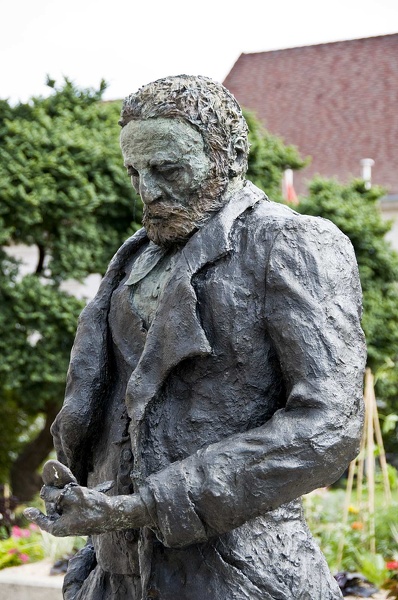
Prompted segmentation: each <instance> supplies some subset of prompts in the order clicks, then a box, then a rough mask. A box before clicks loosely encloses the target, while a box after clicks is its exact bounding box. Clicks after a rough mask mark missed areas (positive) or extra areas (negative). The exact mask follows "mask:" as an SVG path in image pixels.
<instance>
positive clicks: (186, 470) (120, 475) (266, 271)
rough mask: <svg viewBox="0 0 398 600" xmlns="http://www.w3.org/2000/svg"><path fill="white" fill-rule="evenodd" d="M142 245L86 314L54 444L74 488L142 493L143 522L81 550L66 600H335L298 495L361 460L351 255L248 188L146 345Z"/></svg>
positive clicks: (176, 283)
mask: <svg viewBox="0 0 398 600" xmlns="http://www.w3.org/2000/svg"><path fill="white" fill-rule="evenodd" d="M148 243H149V242H148V238H147V237H146V234H145V230H143V229H142V230H140V231H139V232H138V233H137V234H135V235H134V236H133V237H132V238H130V239H129V240H128V241H127V242H126V243H125V244H124V245H123V246H122V248H121V249H120V250H119V252H118V253H117V254H116V256H115V257H114V259H113V260H112V262H111V264H110V266H109V269H108V272H107V274H106V275H105V277H104V279H103V281H102V284H101V287H100V289H99V292H98V294H97V296H96V297H95V299H94V300H93V301H92V302H91V303H90V304H89V305H88V306H87V307H86V309H85V310H84V311H83V313H82V315H81V318H80V323H79V328H78V333H77V337H76V341H75V345H74V348H73V351H72V358H71V365H70V371H69V375H68V385H67V391H66V399H65V404H64V407H63V409H62V411H61V412H60V414H59V416H58V417H57V419H56V422H55V423H54V426H53V434H54V439H55V446H56V448H57V451H58V456H59V459H60V460H61V461H62V462H64V463H65V464H67V465H68V466H69V467H70V468H71V470H72V471H73V472H74V474H75V475H76V476H77V478H78V481H79V483H81V484H82V485H87V484H88V485H89V487H92V486H94V485H97V484H98V483H101V482H102V481H104V480H108V479H114V480H115V481H116V484H115V486H114V488H112V490H111V491H110V492H108V493H109V494H121V493H131V492H132V491H135V492H139V493H140V494H141V496H142V498H143V500H144V501H147V500H148V499H151V502H148V506H150V507H152V506H154V507H155V508H154V509H152V508H151V519H152V525H151V526H150V527H146V528H143V529H142V530H140V531H138V530H129V531H124V532H113V533H109V534H102V535H99V536H94V537H93V541H92V544H93V546H90V545H88V546H87V548H86V549H85V550H84V551H83V552H82V553H81V555H80V556H77V557H76V559H75V560H74V561H72V565H71V569H70V573H69V574H68V575H67V577H66V584H65V598H67V599H68V600H69V599H72V598H73V599H76V600H77V599H79V600H82V599H83V598H84V599H85V600H91V599H92V600H101V599H102V598H104V599H105V598H118V599H119V598H120V599H122V598H123V599H124V598H126V599H127V600H136V599H137V600H138V599H141V598H142V599H146V598H158V599H159V600H176V599H178V600H188V599H189V600H233V599H235V600H243V599H247V600H249V599H250V600H260V599H261V600H267V599H274V600H276V599H278V600H304V599H305V600H328V599H335V598H340V597H341V595H340V592H339V590H338V587H337V584H335V582H334V581H333V580H332V578H331V576H330V573H329V571H328V568H327V566H326V563H325V561H324V558H323V557H322V555H321V553H320V551H319V549H318V548H317V546H316V544H315V542H314V541H313V539H312V537H311V535H310V533H309V531H308V529H307V526H306V524H305V522H304V520H303V516H302V509H301V503H300V500H299V497H300V496H301V495H302V494H305V493H307V492H309V491H311V490H313V489H315V488H317V487H320V486H325V485H328V484H330V483H332V482H334V481H335V480H336V479H337V478H338V477H339V476H340V475H341V474H342V472H343V471H344V470H345V468H346V467H347V465H348V463H349V461H350V460H351V459H352V458H353V457H354V456H355V455H356V453H357V452H358V447H359V440H360V435H361V427H362V416H363V406H362V378H363V369H364V362H365V346H364V340H363V334H362V331H361V328H360V323H359V319H360V306H361V290H360V284H359V279H358V273H357V267H356V261H355V257H354V253H353V249H352V247H351V244H350V242H349V240H348V239H347V238H346V237H345V236H344V235H343V234H342V233H341V232H340V231H339V230H338V229H337V228H336V227H335V226H334V225H333V224H331V223H330V222H329V221H326V220H324V219H320V218H313V217H308V216H302V215H298V214H297V213H295V212H294V211H292V210H290V209H289V208H287V207H286V206H282V205H279V204H275V203H272V202H269V201H268V199H267V198H266V197H265V196H264V194H263V193H262V192H261V191H260V190H258V189H257V188H255V187H254V186H253V185H252V184H251V183H249V182H247V183H246V185H245V186H244V187H243V189H242V190H240V191H239V192H238V193H237V194H235V196H233V197H232V199H231V201H230V202H229V203H228V204H227V205H226V206H224V208H222V209H221V211H220V212H218V213H217V214H215V215H214V216H213V217H212V218H211V219H210V221H209V222H208V223H207V224H206V225H205V226H204V227H203V228H202V229H200V230H199V231H197V232H196V233H195V234H194V235H193V236H192V237H191V238H190V239H189V241H188V242H187V243H186V244H185V246H183V247H182V249H181V250H180V251H179V253H178V255H177V258H176V265H175V268H174V270H173V273H172V276H171V278H170V279H169V281H168V283H167V284H166V286H165V287H164V289H163V291H162V294H161V297H160V299H159V305H158V309H157V311H156V314H155V316H154V318H153V321H152V323H151V325H150V327H149V330H148V331H146V329H145V327H144V324H143V322H142V320H141V319H140V317H139V316H138V315H137V314H136V313H135V312H134V307H133V305H132V304H131V303H129V302H128V297H127V296H126V289H127V288H128V286H126V285H125V283H126V281H127V279H128V277H129V274H130V272H131V269H132V267H133V265H134V263H135V261H136V260H137V259H138V257H139V256H140V254H141V253H142V252H143V250H144V249H145V248H146V247H147V246H148ZM126 315H127V316H126ZM94 553H95V556H96V558H95V557H94ZM109 573H112V574H114V575H115V576H116V577H115V578H113V579H112V577H109ZM106 577H107V578H108V579H107V581H108V583H107V584H106V585H105V583H104V581H105V579H104V578H106ZM101 578H102V579H101ZM83 580H85V581H84V582H83ZM100 580H101V581H102V583H101V582H100ZM111 580H112V581H111ZM115 581H117V582H118V583H117V584H116V583H115ZM116 585H118V586H119V588H118V589H120V590H124V591H120V593H119V595H117V593H116V592H115V589H116V588H115V586H116ZM112 586H113V587H112ZM100 589H101V590H102V591H101V593H100V592H99V590H100Z"/></svg>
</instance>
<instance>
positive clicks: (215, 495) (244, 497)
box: [142, 217, 366, 547]
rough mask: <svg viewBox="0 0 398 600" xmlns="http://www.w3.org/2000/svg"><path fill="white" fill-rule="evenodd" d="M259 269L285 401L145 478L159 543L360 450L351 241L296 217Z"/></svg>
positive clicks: (358, 337) (221, 523) (251, 514)
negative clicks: (253, 424)
mask: <svg viewBox="0 0 398 600" xmlns="http://www.w3.org/2000/svg"><path fill="white" fill-rule="evenodd" d="M264 269H265V286H266V288H265V292H266V293H265V297H266V300H265V314H266V323H267V333H268V335H270V337H271V339H272V342H273V344H274V347H275V350H276V352H277V355H278V358H279V362H280V365H281V370H282V373H283V378H284V383H285V388H286V395H287V397H286V405H285V407H284V408H283V409H281V410H278V411H277V412H276V413H275V414H274V415H273V417H272V418H271V419H270V420H269V421H267V422H266V423H265V424H264V425H262V426H261V427H258V428H256V429H252V430H250V431H247V432H243V433H240V434H237V435H234V436H232V437H228V438H226V439H224V440H222V441H220V442H218V443H215V444H212V445H210V446H208V447H206V448H204V449H201V450H200V451H198V452H197V453H196V454H194V455H192V456H190V457H188V458H186V459H184V460H182V461H179V462H176V463H173V464H171V465H170V466H168V467H167V468H166V469H164V470H162V471H160V472H159V473H156V474H154V475H151V476H150V477H149V478H148V479H147V485H146V487H144V488H143V489H142V496H143V498H144V501H145V499H146V498H147V499H148V500H149V499H150V500H151V501H152V504H153V505H154V507H155V508H154V510H152V518H153V529H154V530H155V532H156V534H157V536H158V537H159V539H160V540H161V541H162V542H163V543H164V544H165V545H167V546H176V547H178V546H184V545H188V544H192V543H195V542H200V541H204V540H205V539H207V538H208V537H209V536H212V535H219V534H222V533H225V532H227V531H230V530H232V529H234V528H235V527H238V526H240V525H242V524H243V523H245V522H246V521H248V520H250V519H253V518H255V517H257V516H260V515H263V514H265V513H267V512H268V511H271V510H273V509H275V508H277V507H279V506H280V505H282V504H284V503H286V502H289V501H291V500H293V499H295V498H298V497H299V496H301V495H302V494H305V493H308V492H309V491H311V490H313V489H315V488H317V487H321V486H325V485H329V484H331V483H333V482H334V481H335V480H336V479H337V478H338V477H339V476H340V475H341V474H342V473H343V472H344V470H345V469H346V467H347V465H348V463H349V462H350V460H352V459H353V458H354V457H355V455H356V454H357V452H358V448H359V441H360V437H361V431H362V425H363V400H362V385H363V369H364V364H365V357H366V352H365V343H364V337H363V333H362V330H361V327H360V322H359V320H360V314H361V289H360V284H359V278H358V272H357V266H356V261H355V255H354V252H353V249H352V246H351V244H350V242H349V240H348V239H347V238H346V237H345V236H344V235H343V234H342V233H341V232H340V231H339V230H337V228H335V227H334V226H333V225H332V224H331V223H329V222H328V221H325V220H323V219H313V218H309V217H300V218H297V219H296V222H295V223H293V224H290V225H288V226H286V227H285V228H283V229H282V230H281V231H280V232H279V234H278V235H277V236H276V238H275V240H274V244H273V247H272V250H271V253H270V257H269V261H268V264H267V265H265V266H264ZM150 505H151V502H149V501H148V506H150Z"/></svg>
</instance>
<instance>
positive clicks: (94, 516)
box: [24, 483, 111, 537]
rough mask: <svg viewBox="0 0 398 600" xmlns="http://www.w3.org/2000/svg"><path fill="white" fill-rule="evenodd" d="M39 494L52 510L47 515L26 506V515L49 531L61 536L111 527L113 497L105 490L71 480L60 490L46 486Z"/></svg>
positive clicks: (83, 533)
mask: <svg viewBox="0 0 398 600" xmlns="http://www.w3.org/2000/svg"><path fill="white" fill-rule="evenodd" d="M40 496H41V497H42V498H43V500H44V502H45V503H46V507H47V506H50V507H51V509H52V510H51V513H50V514H48V515H47V516H46V515H44V514H43V513H41V512H40V511H39V510H38V509H37V508H27V509H26V510H25V511H24V514H25V516H26V517H27V518H28V519H29V520H31V521H33V522H34V523H36V525H38V526H39V527H40V528H41V529H43V530H44V531H47V532H48V533H52V534H53V535H56V536H60V537H62V536H67V535H90V534H97V533H104V531H109V529H110V513H111V504H110V500H111V498H109V497H108V496H106V495H105V494H103V493H102V492H98V491H96V490H89V489H88V488H85V487H81V486H80V485H77V484H76V483H68V484H66V485H65V487H63V488H61V489H59V488H57V487H54V486H49V485H45V486H43V488H42V490H41V492H40Z"/></svg>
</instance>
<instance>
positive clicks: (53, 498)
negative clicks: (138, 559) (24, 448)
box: [24, 461, 148, 537]
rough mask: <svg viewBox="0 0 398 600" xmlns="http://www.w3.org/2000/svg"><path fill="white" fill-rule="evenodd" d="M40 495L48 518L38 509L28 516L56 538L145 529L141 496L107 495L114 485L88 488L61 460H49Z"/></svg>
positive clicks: (29, 510)
mask: <svg viewBox="0 0 398 600" xmlns="http://www.w3.org/2000/svg"><path fill="white" fill-rule="evenodd" d="M43 480H44V483H45V485H44V486H43V488H42V490H41V492H40V496H41V497H42V498H43V500H44V502H45V504H46V511H47V515H44V514H43V513H41V512H40V511H39V510H38V509H37V508H27V509H26V510H25V511H24V514H25V516H26V518H27V519H29V520H30V521H33V522H34V523H36V525H38V526H39V527H40V528H41V529H43V530H44V531H47V532H48V533H52V534H53V535H55V536H59V537H63V536H68V535H92V534H99V533H105V532H106V531H114V530H118V529H127V528H137V527H143V526H144V525H146V524H148V513H147V509H146V507H145V505H144V504H143V502H142V500H141V497H140V496H139V494H134V495H131V496H107V495H106V494H105V493H103V492H105V491H107V490H108V489H110V488H111V487H112V485H113V482H106V483H105V484H100V485H99V486H97V488H95V489H88V488H86V487H82V486H80V485H78V484H77V483H76V479H75V478H74V476H73V475H72V473H71V471H69V469H67V467H65V466H64V465H62V464H61V463H59V462H58V461H49V462H48V463H46V465H45V466H44V469H43Z"/></svg>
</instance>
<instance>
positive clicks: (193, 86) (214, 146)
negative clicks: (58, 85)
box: [119, 75, 249, 183]
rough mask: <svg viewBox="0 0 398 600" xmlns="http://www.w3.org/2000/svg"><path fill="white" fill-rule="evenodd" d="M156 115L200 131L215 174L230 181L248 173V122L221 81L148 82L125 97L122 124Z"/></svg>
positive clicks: (189, 78)
mask: <svg viewBox="0 0 398 600" xmlns="http://www.w3.org/2000/svg"><path fill="white" fill-rule="evenodd" d="M157 117H163V118H177V119H182V120H183V121H186V122H188V123H190V124H191V125H192V126H193V127H195V129H197V130H198V131H199V132H200V133H201V135H202V137H203V140H204V143H205V148H206V150H207V151H208V152H209V154H210V158H211V160H212V163H213V174H214V176H215V177H217V178H221V179H223V180H224V182H225V183H227V181H228V179H230V178H231V177H236V176H240V177H243V175H244V174H245V173H246V171H247V156H248V153H249V142H248V139H247V134H248V127H247V123H246V121H245V118H244V116H243V114H242V111H241V108H240V106H239V104H238V102H237V101H236V100H235V98H234V97H233V96H232V94H231V93H230V92H229V91H228V90H227V89H226V88H225V87H224V86H223V85H221V84H220V83H217V82H216V81H213V80H212V79H209V78H208V77H202V76H191V75H177V76H174V77H165V78H164V79H158V80H157V81H154V82H152V83H148V84H147V85H144V86H143V87H142V88H140V89H139V90H138V92H136V93H134V94H130V96H127V98H125V100H124V102H123V107H122V111H121V118H120V121H119V124H120V125H121V126H122V127H124V126H125V125H127V123H128V122H129V121H131V120H139V119H144V120H145V119H154V118H157ZM236 159H238V160H236ZM234 163H235V164H234ZM233 164H234V166H233V167H232V165H233Z"/></svg>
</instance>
